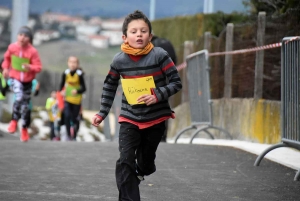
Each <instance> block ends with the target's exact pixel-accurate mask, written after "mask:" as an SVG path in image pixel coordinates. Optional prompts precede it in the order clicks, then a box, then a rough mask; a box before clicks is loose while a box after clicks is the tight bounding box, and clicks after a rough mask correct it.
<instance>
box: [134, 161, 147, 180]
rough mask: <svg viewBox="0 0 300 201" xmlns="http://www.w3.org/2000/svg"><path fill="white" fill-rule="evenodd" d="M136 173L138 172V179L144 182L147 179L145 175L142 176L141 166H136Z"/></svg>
mask: <svg viewBox="0 0 300 201" xmlns="http://www.w3.org/2000/svg"><path fill="white" fill-rule="evenodd" d="M135 168H136V169H135V172H136V176H137V178H138V179H139V180H140V181H144V180H145V178H144V175H143V174H141V170H140V168H139V166H138V165H137V164H135Z"/></svg>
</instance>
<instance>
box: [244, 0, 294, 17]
mask: <svg viewBox="0 0 300 201" xmlns="http://www.w3.org/2000/svg"><path fill="white" fill-rule="evenodd" d="M243 4H244V6H245V7H246V8H249V11H250V13H251V14H254V15H257V14H258V12H260V11H265V12H266V13H267V15H279V14H283V13H285V12H287V11H288V10H289V9H292V8H293V9H295V8H297V9H300V1H299V0H244V1H243ZM299 12H300V10H299Z"/></svg>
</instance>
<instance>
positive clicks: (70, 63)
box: [68, 57, 78, 71]
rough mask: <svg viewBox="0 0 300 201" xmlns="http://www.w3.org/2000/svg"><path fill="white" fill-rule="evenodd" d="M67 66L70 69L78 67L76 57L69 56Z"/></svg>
mask: <svg viewBox="0 0 300 201" xmlns="http://www.w3.org/2000/svg"><path fill="white" fill-rule="evenodd" d="M68 67H69V69H70V70H71V71H73V70H76V69H77V68H78V59H77V58H76V57H69V59H68Z"/></svg>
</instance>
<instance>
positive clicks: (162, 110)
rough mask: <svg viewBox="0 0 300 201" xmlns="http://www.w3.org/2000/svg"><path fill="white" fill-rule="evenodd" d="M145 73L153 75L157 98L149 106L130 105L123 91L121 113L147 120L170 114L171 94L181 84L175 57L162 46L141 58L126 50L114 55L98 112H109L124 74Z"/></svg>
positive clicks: (102, 113) (129, 75) (127, 75)
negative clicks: (130, 54)
mask: <svg viewBox="0 0 300 201" xmlns="http://www.w3.org/2000/svg"><path fill="white" fill-rule="evenodd" d="M145 76H153V78H154V83H155V86H156V88H155V89H153V92H154V93H155V96H156V97H157V99H158V102H157V103H155V104H152V105H149V106H147V105H146V104H139V105H130V104H128V102H127V100H126V97H125V96H124V93H123V95H122V107H121V113H120V117H124V118H127V119H129V120H132V121H135V122H140V123H144V122H149V121H153V120H156V119H158V118H161V117H169V116H171V114H172V112H173V111H172V110H171V108H170V105H169V102H168V98H169V97H170V96H172V95H174V94H175V93H177V92H178V91H179V90H180V89H181V88H182V85H181V80H180V77H179V75H178V72H177V69H176V67H175V65H174V63H173V61H172V60H171V58H170V56H169V55H168V53H167V52H166V51H165V50H163V49H162V48H160V47H154V48H153V49H152V50H151V51H150V52H149V53H148V54H147V55H143V56H142V57H141V58H140V59H139V60H138V61H133V60H132V59H131V58H130V57H129V55H127V54H126V53H123V52H120V53H118V54H116V55H115V57H114V59H113V62H112V64H111V66H110V71H109V73H108V75H107V76H106V79H105V81H104V86H103V92H102V97H101V106H100V111H99V113H98V115H100V116H101V117H102V118H103V119H104V118H105V117H106V116H107V114H108V113H109V110H110V108H111V106H112V104H113V100H114V97H115V94H116V90H117V88H118V84H119V80H120V78H121V77H122V78H123V79H128V78H129V79H130V78H138V77H145Z"/></svg>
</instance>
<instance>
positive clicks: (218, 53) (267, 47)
mask: <svg viewBox="0 0 300 201" xmlns="http://www.w3.org/2000/svg"><path fill="white" fill-rule="evenodd" d="M281 44H282V43H273V44H269V45H264V46H260V47H253V48H247V49H242V50H234V51H228V52H214V53H209V54H208V55H209V56H219V55H225V54H243V53H246V52H256V51H259V50H266V49H272V48H276V47H281Z"/></svg>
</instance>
